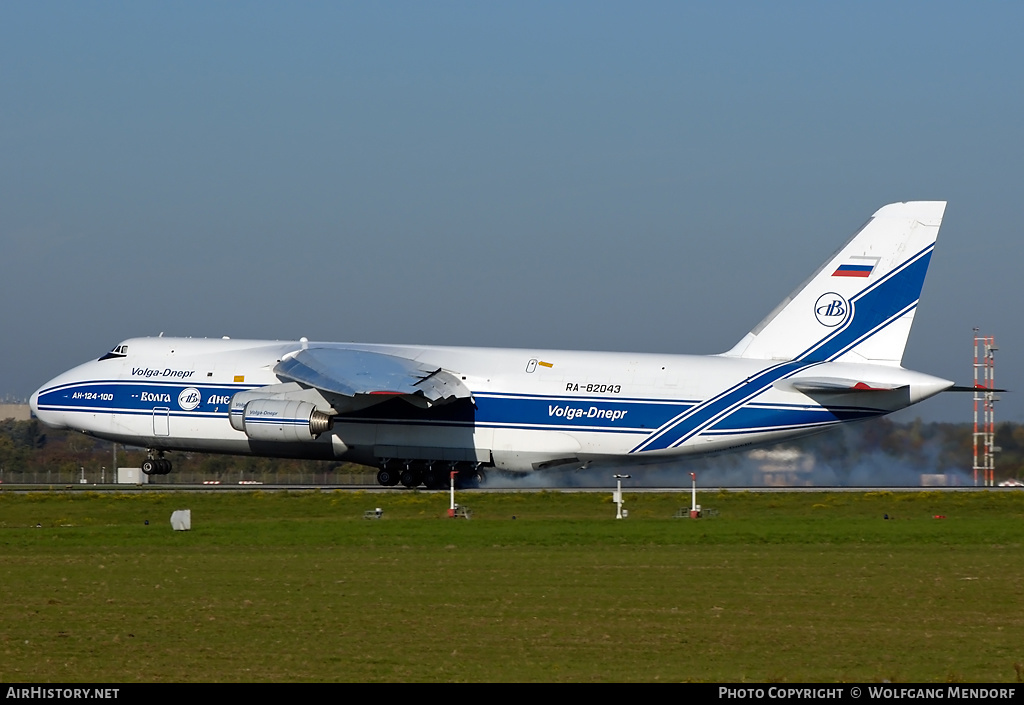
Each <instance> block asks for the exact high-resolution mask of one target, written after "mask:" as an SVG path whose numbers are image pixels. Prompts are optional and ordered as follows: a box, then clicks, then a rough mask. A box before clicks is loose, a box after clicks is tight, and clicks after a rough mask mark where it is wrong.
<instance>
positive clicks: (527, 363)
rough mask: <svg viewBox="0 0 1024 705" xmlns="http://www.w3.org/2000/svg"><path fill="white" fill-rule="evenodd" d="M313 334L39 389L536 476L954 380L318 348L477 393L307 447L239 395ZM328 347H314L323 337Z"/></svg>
mask: <svg viewBox="0 0 1024 705" xmlns="http://www.w3.org/2000/svg"><path fill="white" fill-rule="evenodd" d="M302 345H303V343H299V342H280V341H254V340H228V339H209V340H208V339H191V338H137V339H132V340H128V341H125V343H124V346H126V349H127V354H125V355H124V356H123V357H109V356H108V357H107V359H102V360H97V361H92V362H87V363H85V364H83V365H80V366H78V367H76V368H74V369H72V370H69V371H68V372H66V373H64V374H62V375H60V376H58V377H56V378H55V379H53V380H51V381H50V382H48V383H47V384H46V385H44V386H43V387H42V388H41V389H40V390H39V391H38V392H36V393H35V394H34V395H33V396H32V400H31V404H32V408H33V410H34V412H35V413H36V415H37V416H38V417H39V419H40V420H42V421H43V422H45V423H46V424H48V425H51V426H56V427H67V428H72V429H76V430H79V431H83V432H85V433H89V434H91V435H94V436H97V437H100V438H105V439H109V440H112V441H115V442H120V443H126V444H131V445H136V446H143V447H148V448H151V449H154V450H192V451H206V452H221V453H236V454H257V455H267V456H278V457H307V458H325V459H326V458H339V459H349V460H353V461H355V462H361V463H365V464H368V465H376V464H379V463H380V462H381V460H384V459H391V458H400V459H419V460H427V461H430V460H434V461H451V462H475V463H483V464H485V465H490V464H492V463H493V465H494V466H496V467H498V468H501V469H506V470H512V471H526V470H531V469H537V468H542V467H546V466H549V465H557V464H563V463H579V464H584V463H594V462H602V461H612V462H616V463H623V462H626V463H645V462H660V461H665V460H669V459H671V458H674V457H678V456H682V455H688V454H699V453H711V452H719V451H723V450H727V449H731V448H736V447H740V446H751V445H755V444H763V443H769V442H774V441H777V440H781V439H785V438H791V437H795V436H800V435H806V434H808V433H813V432H816V431H819V430H822V429H824V428H827V427H829V426H832V425H835V424H838V423H841V422H844V421H852V420H858V419H866V418H871V417H874V416H878V415H880V414H885V413H888V412H891V411H895V410H897V409H901V408H903V407H905V406H908V405H910V404H913V403H916V402H918V401H921V400H922V399H925V398H927V397H930V396H932V395H934V394H936V393H938V392H940V391H942V390H943V389H945V388H946V387H948V386H949V385H950V384H951V383H950V382H947V381H946V380H941V379H938V378H935V377H930V376H928V375H924V374H920V373H916V372H911V371H908V370H905V369H903V368H902V367H899V366H898V365H875V364H858V363H849V362H793V361H778V362H775V361H770V360H760V359H747V358H739V357H727V356H719V355H712V356H693V355H658V354H642V353H636V354H634V353H602V352H580V351H567V350H528V349H522V350H520V349H487V348H458V347H427V346H404V345H360V344H328V343H317V344H316V345H317V346H320V347H324V346H332V345H334V346H336V347H339V348H347V349H355V350H361V351H370V352H376V353H383V354H387V355H394V356H399V357H402V358H408V359H411V360H416V361H419V362H423V363H426V364H428V365H429V366H431V367H435V366H436V367H437V368H440V369H444V370H446V371H448V372H451V373H452V374H454V375H456V376H457V377H458V378H459V379H461V380H462V383H463V384H464V385H465V386H466V387H467V388H468V389H469V390H470V391H471V392H472V398H471V399H459V400H456V401H455V402H452V403H449V404H442V405H438V406H434V407H432V408H420V407H417V406H415V405H413V404H410V403H408V402H407V401H405V400H404V399H401V398H394V399H388V400H386V401H384V402H381V403H376V404H373V405H368V406H365V408H361V409H359V410H355V411H353V410H347V411H346V410H341V411H340V413H339V410H336V409H332V408H328V410H327V411H328V413H330V414H331V415H332V416H333V417H334V426H333V429H332V430H331V431H329V432H327V433H323V434H321V435H320V436H319V437H317V438H310V439H309V440H308V441H305V442H299V443H295V442H292V443H274V442H267V441H258V442H257V441H253V439H252V438H250V437H249V436H248V435H247V434H246V433H245V432H243V431H239V430H236V429H235V428H233V427H232V425H231V423H230V422H229V414H228V412H229V408H230V400H231V397H232V396H233V395H234V394H236V393H237V392H240V391H246V390H253V389H256V388H260V387H265V386H270V385H279V384H280V383H281V381H282V380H281V379H279V378H278V377H277V376H276V375H275V374H274V372H273V369H274V366H275V365H276V364H277V363H278V362H280V361H281V359H282V358H283V357H284V356H285V355H287V354H289V353H293V352H295V351H296V350H299V349H300V348H301V347H302ZM311 345H312V344H311ZM822 376H825V377H829V378H843V379H851V380H856V379H870V380H871V381H872V382H873V383H887V384H888V385H890V386H891V387H893V389H889V390H886V391H877V390H872V391H865V392H853V393H851V392H849V391H846V392H844V393H842V394H829V393H820V394H819V393H814V394H809V393H805V392H801V391H797V390H796V389H794V388H793V386H792V382H794V381H796V380H799V379H801V378H817V377H822Z"/></svg>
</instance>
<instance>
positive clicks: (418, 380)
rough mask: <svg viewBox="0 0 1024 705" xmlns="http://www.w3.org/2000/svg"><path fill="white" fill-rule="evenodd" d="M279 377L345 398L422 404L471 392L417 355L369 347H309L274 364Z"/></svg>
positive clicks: (452, 377) (445, 372)
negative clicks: (396, 399)
mask: <svg viewBox="0 0 1024 705" xmlns="http://www.w3.org/2000/svg"><path fill="white" fill-rule="evenodd" d="M274 374H276V375H277V376H278V377H280V378H282V379H285V380H290V381H293V382H298V383H299V384H303V385H306V386H309V387H315V388H317V389H319V390H321V391H323V392H327V393H330V394H337V395H340V396H345V397H360V396H367V397H369V396H378V397H380V400H381V401H383V400H384V398H386V397H389V396H403V397H406V398H407V399H408V401H410V402H412V403H414V404H417V405H426V406H429V405H431V404H443V403H446V402H449V401H454V400H455V399H467V398H470V397H471V396H472V394H471V393H470V391H469V389H468V388H467V387H466V385H464V384H463V383H462V381H461V380H460V379H458V377H456V376H455V375H453V374H451V373H450V372H447V371H445V370H443V369H441V368H438V367H433V366H430V365H426V364H424V363H421V362H418V361H416V360H411V359H409V358H405V357H398V356H395V355H386V354H384V353H378V352H370V351H366V350H351V349H347V348H306V349H304V350H299V351H297V352H295V353H293V354H291V355H288V356H286V357H285V358H284V359H282V360H281V362H279V363H277V365H276V366H275V367H274Z"/></svg>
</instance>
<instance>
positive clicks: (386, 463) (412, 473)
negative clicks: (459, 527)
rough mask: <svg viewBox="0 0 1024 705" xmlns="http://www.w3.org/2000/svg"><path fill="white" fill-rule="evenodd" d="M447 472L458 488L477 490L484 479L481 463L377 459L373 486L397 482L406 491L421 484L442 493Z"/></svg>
mask: <svg viewBox="0 0 1024 705" xmlns="http://www.w3.org/2000/svg"><path fill="white" fill-rule="evenodd" d="M451 472H457V473H458V475H457V476H456V478H455V487H456V488H458V489H467V488H471V487H479V486H480V484H481V483H482V482H483V481H484V480H485V479H486V475H485V473H484V470H483V463H469V462H444V461H440V460H402V459H399V458H381V459H380V469H379V470H378V471H377V484H379V485H383V486H384V487H394V486H395V485H397V484H398V483H399V482H401V483H402V486H403V487H408V488H409V489H413V488H416V487H419V486H420V485H421V484H422V485H423V486H425V487H426V488H427V489H428V490H444V489H448V487H449V484H448V483H449V477H450V475H449V473H451Z"/></svg>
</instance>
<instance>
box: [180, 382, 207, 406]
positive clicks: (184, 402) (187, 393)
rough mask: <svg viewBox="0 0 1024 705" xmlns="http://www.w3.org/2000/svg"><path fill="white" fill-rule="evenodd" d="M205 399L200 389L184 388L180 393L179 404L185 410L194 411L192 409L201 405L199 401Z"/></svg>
mask: <svg viewBox="0 0 1024 705" xmlns="http://www.w3.org/2000/svg"><path fill="white" fill-rule="evenodd" d="M202 400H203V397H202V395H201V394H200V393H199V390H198V389H196V388H195V387H189V388H188V389H182V390H181V394H179V395H178V406H180V407H181V408H182V409H184V410H185V411H192V409H194V408H196V407H197V406H199V402H201V401H202Z"/></svg>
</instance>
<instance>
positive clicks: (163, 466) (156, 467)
mask: <svg viewBox="0 0 1024 705" xmlns="http://www.w3.org/2000/svg"><path fill="white" fill-rule="evenodd" d="M170 472H171V461H170V460H168V459H167V458H165V457H164V452H163V451H162V450H161V451H159V452H158V453H157V457H156V458H154V457H153V453H152V452H151V453H150V454H149V457H148V458H146V459H145V460H143V461H142V473H143V474H144V475H169V474H170Z"/></svg>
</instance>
